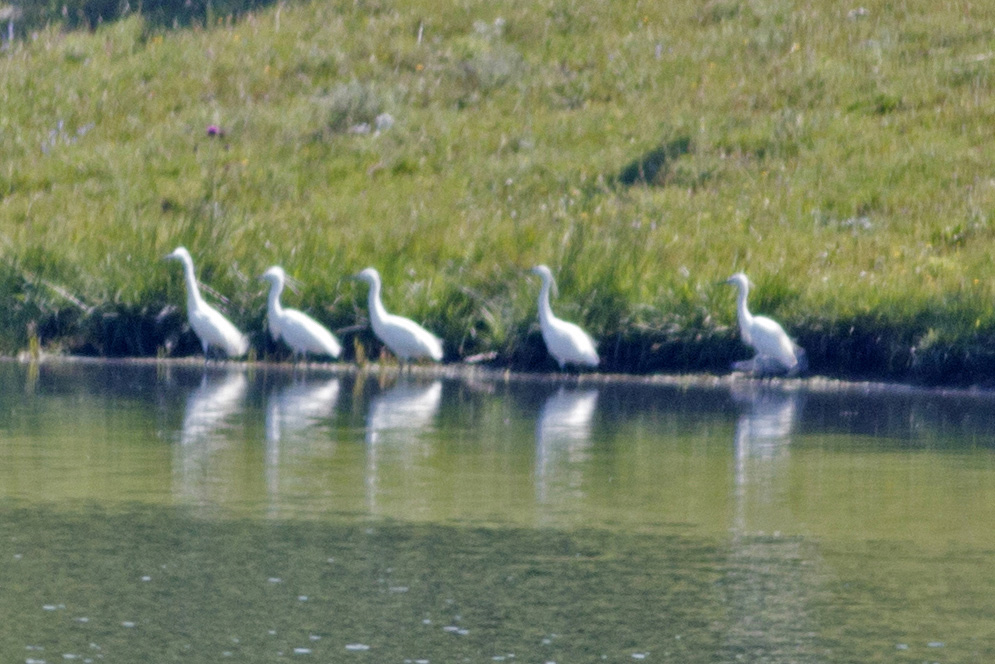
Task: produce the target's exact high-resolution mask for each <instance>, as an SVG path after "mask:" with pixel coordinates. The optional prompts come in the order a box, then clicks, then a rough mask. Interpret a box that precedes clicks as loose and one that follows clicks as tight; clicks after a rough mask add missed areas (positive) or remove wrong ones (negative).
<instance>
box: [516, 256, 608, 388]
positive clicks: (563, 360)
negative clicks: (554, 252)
mask: <svg viewBox="0 0 995 664" xmlns="http://www.w3.org/2000/svg"><path fill="white" fill-rule="evenodd" d="M532 272H533V273H534V274H537V275H539V277H540V278H541V279H542V289H541V290H540V291H539V327H540V329H541V330H542V340H543V341H544V342H546V350H548V351H549V354H550V355H552V356H553V358H554V359H555V360H556V361H557V363H559V365H560V369H561V370H562V369H565V368H566V366H567V365H568V364H575V365H580V366H585V367H596V366H598V362H599V361H600V358H598V351H597V350H595V347H594V340H593V339H591V337H590V336H589V335H588V334H587V332H585V331H584V330H582V329H580V327H578V326H577V325H574V324H573V323H568V322H567V321H565V320H560V319H559V318H557V317H556V316H554V315H553V310H552V308H551V307H550V306H549V291H550V290H555V289H556V282H555V281H554V280H553V273H552V272H550V270H549V268H548V267H546V266H545V265H537V266H535V267H534V268H532Z"/></svg>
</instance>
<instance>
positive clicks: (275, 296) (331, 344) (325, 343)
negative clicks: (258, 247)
mask: <svg viewBox="0 0 995 664" xmlns="http://www.w3.org/2000/svg"><path fill="white" fill-rule="evenodd" d="M259 278H260V279H262V280H263V281H268V282H269V285H270V287H269V300H268V301H267V304H266V318H267V319H268V321H269V332H270V334H271V335H272V336H273V341H279V340H280V338H281V337H282V338H283V340H284V341H285V342H287V345H288V346H290V348H291V350H293V351H294V357H295V358H296V357H297V355H298V354H301V355H303V356H304V359H305V360H307V354H308V353H314V354H315V355H330V356H332V357H338V356H339V354H340V353H341V352H342V345H341V344H340V343H339V340H338V339H336V338H335V335H334V334H332V333H331V332H329V331H328V329H327V328H325V327H324V326H323V325H322V324H321V323H319V322H318V321H316V320H315V319H313V318H311V317H310V316H308V315H307V314H305V313H304V312H302V311H298V310H297V309H284V308H283V306H282V305H281V304H280V293H282V292H283V286H284V284H285V283H286V281H287V275H286V273H285V272H284V271H283V268H282V267H279V266H277V265H274V266H273V267H271V268H270V269H268V270H266V272H265V273H263V275H262V276H261V277H259Z"/></svg>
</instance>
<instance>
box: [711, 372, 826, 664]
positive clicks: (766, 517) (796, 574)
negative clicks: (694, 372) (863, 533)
mask: <svg viewBox="0 0 995 664" xmlns="http://www.w3.org/2000/svg"><path fill="white" fill-rule="evenodd" d="M731 394H732V398H733V401H734V402H735V403H736V404H737V405H738V406H739V408H740V414H739V418H738V419H737V420H736V433H735V490H734V500H735V511H734V515H733V528H732V538H731V540H730V543H729V546H730V548H729V558H728V563H727V565H726V568H727V572H726V575H725V578H724V580H723V584H722V587H723V588H724V593H725V605H726V607H727V616H728V619H729V624H728V627H727V629H726V630H725V632H724V634H723V646H722V647H723V653H722V655H723V659H732V657H731V656H730V654H731V653H743V652H779V651H780V650H782V649H784V648H790V649H791V650H790V652H793V653H797V652H801V653H808V652H810V649H814V647H815V645H816V644H815V639H814V634H815V633H816V630H815V626H814V622H813V618H812V615H811V605H812V601H813V597H812V595H813V593H812V591H811V587H812V582H811V579H810V578H809V577H810V576H811V574H812V570H814V569H815V566H814V565H811V564H810V563H811V560H810V556H811V549H808V548H806V547H805V546H804V542H803V540H802V539H801V538H797V537H781V536H780V535H779V534H778V531H780V530H781V529H782V528H784V529H788V528H790V526H791V524H792V522H793V521H792V516H791V514H790V508H789V507H788V504H789V503H788V500H787V493H788V491H787V487H788V484H789V477H788V475H789V471H790V466H789V461H790V451H791V437H792V433H793V430H794V427H795V422H796V420H797V418H798V416H799V411H800V410H801V397H800V396H799V395H798V394H797V393H794V392H788V391H784V390H783V389H779V388H778V387H776V386H772V385H769V384H766V383H762V382H750V383H748V384H743V385H734V386H733V388H732V392H731Z"/></svg>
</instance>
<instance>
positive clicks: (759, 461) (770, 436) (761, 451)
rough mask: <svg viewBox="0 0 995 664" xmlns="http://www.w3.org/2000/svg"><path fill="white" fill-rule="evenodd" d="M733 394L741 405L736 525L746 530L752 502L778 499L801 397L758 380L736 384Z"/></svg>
mask: <svg viewBox="0 0 995 664" xmlns="http://www.w3.org/2000/svg"><path fill="white" fill-rule="evenodd" d="M731 394H732V398H733V401H735V402H736V404H737V405H739V407H740V414H739V418H738V419H737V420H736V434H735V449H736V515H735V521H734V527H735V529H736V530H737V531H738V532H743V530H744V529H746V528H747V521H748V513H749V512H750V509H749V508H750V506H751V505H752V506H755V507H759V508H761V509H767V508H770V507H773V506H775V503H776V502H777V501H778V498H777V490H776V489H777V484H778V479H779V477H778V476H779V475H780V476H783V475H784V472H785V470H784V469H785V467H786V466H787V462H788V455H789V452H790V444H791V433H792V430H793V429H794V426H795V420H796V418H797V417H798V411H799V399H800V397H799V396H798V395H797V394H796V393H793V392H785V391H783V390H780V389H776V388H773V387H771V386H769V385H765V384H762V383H756V382H750V383H749V384H745V385H734V386H733V388H732V392H731ZM781 479H782V480H783V479H784V478H783V477H782V478H781Z"/></svg>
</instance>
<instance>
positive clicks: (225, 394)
mask: <svg viewBox="0 0 995 664" xmlns="http://www.w3.org/2000/svg"><path fill="white" fill-rule="evenodd" d="M247 388H248V380H247V379H246V377H245V374H244V373H243V372H241V371H230V372H227V373H225V374H224V375H223V376H217V375H209V374H208V373H206V372H205V373H204V375H203V377H202V378H201V382H200V385H199V386H198V387H196V388H195V389H194V390H192V391H191V392H190V394H189V396H188V397H187V405H186V409H185V410H184V413H183V427H182V430H181V432H180V444H179V445H175V446H174V448H173V449H174V452H173V455H174V460H173V483H174V491H175V493H176V494H177V495H180V496H184V497H189V498H198V497H199V498H205V497H206V496H202V495H201V494H202V493H203V490H204V487H205V482H204V481H203V479H204V478H205V476H207V474H208V465H209V464H210V460H211V457H212V456H213V455H214V454H215V453H216V452H218V451H219V450H221V449H224V448H226V447H228V446H229V445H230V444H231V438H230V436H228V435H227V433H226V431H225V428H226V424H227V421H228V420H229V418H231V417H232V416H233V415H234V414H235V413H236V412H237V411H238V410H239V407H240V406H241V405H242V404H243V402H244V399H245V393H246V390H247Z"/></svg>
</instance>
